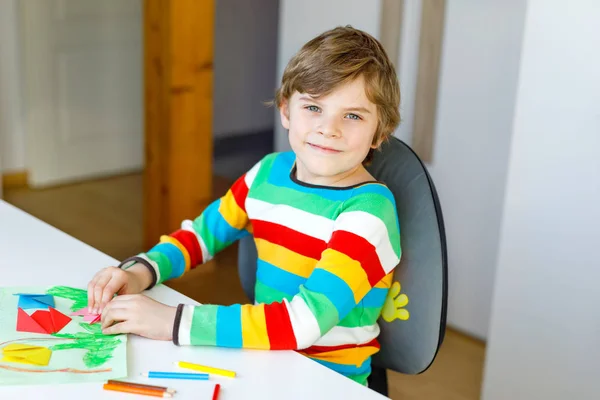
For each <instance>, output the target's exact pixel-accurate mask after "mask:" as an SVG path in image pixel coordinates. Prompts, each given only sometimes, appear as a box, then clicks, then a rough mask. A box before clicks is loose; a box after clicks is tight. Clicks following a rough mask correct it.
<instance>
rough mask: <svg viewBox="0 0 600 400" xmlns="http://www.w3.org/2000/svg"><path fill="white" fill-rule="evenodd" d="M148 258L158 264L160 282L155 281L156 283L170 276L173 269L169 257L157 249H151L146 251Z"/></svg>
mask: <svg viewBox="0 0 600 400" xmlns="http://www.w3.org/2000/svg"><path fill="white" fill-rule="evenodd" d="M146 256H148V258H149V259H151V260H152V261H154V262H155V263H156V264H157V265H158V270H159V272H160V282H156V284H157V285H158V284H159V283H162V282H164V281H166V280H168V279H169V277H170V276H171V272H172V271H173V267H172V266H171V261H169V257H167V256H166V255H164V254H163V253H161V252H159V251H152V252H149V253H146Z"/></svg>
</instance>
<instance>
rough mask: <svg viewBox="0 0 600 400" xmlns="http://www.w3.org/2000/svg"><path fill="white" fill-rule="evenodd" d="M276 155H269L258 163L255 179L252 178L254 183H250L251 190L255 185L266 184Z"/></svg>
mask: <svg viewBox="0 0 600 400" xmlns="http://www.w3.org/2000/svg"><path fill="white" fill-rule="evenodd" d="M277 156H278V153H271V154H269V155H267V156H265V158H263V159H262V160H261V161H260V166H259V167H258V172H257V173H256V177H254V181H253V182H252V189H253V191H254V188H255V187H256V186H257V185H256V184H255V183H262V182H266V180H267V179H268V178H269V175H270V174H271V166H272V165H273V162H274V161H275V159H276V158H277Z"/></svg>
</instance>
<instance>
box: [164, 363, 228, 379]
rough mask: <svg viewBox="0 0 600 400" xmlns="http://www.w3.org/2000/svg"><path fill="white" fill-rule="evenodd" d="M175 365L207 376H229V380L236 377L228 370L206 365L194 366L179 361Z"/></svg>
mask: <svg viewBox="0 0 600 400" xmlns="http://www.w3.org/2000/svg"><path fill="white" fill-rule="evenodd" d="M175 365H177V366H178V367H181V368H187V369H192V370H194V371H200V372H205V373H207V374H212V375H221V376H227V377H229V378H234V377H235V372H234V371H228V370H226V369H220V368H214V367H207V366H205V365H199V364H193V363H190V362H186V361H179V362H177V363H175Z"/></svg>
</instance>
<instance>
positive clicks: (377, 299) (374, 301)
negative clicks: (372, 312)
mask: <svg viewBox="0 0 600 400" xmlns="http://www.w3.org/2000/svg"><path fill="white" fill-rule="evenodd" d="M388 291H389V289H383V288H373V289H371V290H369V292H368V293H367V294H366V295H365V297H363V300H362V304H363V306H364V307H375V308H379V307H383V303H385V298H386V297H387V294H388Z"/></svg>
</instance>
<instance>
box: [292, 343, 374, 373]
mask: <svg viewBox="0 0 600 400" xmlns="http://www.w3.org/2000/svg"><path fill="white" fill-rule="evenodd" d="M378 351H379V349H378V348H377V347H373V346H366V347H358V348H357V347H355V348H350V349H342V350H333V351H327V352H324V353H318V354H310V355H308V354H305V353H303V352H300V354H304V355H305V356H307V357H309V358H316V359H317V360H323V361H329V362H332V363H336V364H345V365H356V367H357V368H358V367H360V366H361V365H362V363H363V362H365V360H366V359H367V358H369V357H371V356H372V355H373V354H375V353H377V352H378Z"/></svg>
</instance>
